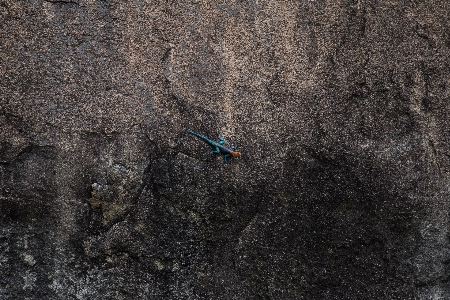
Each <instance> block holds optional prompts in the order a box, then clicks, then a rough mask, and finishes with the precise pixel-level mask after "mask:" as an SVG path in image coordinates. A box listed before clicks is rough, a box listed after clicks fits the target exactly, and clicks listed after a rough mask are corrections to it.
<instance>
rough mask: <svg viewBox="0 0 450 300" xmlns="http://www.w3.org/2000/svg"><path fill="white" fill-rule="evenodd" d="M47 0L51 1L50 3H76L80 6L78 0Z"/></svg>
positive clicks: (47, 0)
mask: <svg viewBox="0 0 450 300" xmlns="http://www.w3.org/2000/svg"><path fill="white" fill-rule="evenodd" d="M45 1H46V2H50V3H59V4H75V5H78V6H80V3H78V2H76V1H70V0H68V1H64V0H45Z"/></svg>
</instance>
